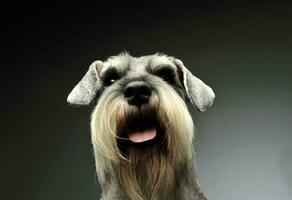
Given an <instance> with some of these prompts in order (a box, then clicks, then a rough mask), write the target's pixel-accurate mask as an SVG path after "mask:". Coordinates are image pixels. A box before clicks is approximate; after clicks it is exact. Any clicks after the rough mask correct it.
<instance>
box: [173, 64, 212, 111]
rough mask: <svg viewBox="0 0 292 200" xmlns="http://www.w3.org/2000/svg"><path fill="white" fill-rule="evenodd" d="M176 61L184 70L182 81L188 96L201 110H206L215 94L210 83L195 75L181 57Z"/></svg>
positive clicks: (179, 67) (180, 68) (182, 70)
mask: <svg viewBox="0 0 292 200" xmlns="http://www.w3.org/2000/svg"><path fill="white" fill-rule="evenodd" d="M174 63H175V64H176V66H177V67H178V69H179V70H181V72H182V76H183V77H182V79H183V80H182V81H183V85H184V87H185V90H186V93H187V96H188V98H189V99H190V101H191V103H192V104H193V105H194V106H196V107H197V108H198V109H199V111H201V112H204V111H205V110H206V109H207V108H208V107H210V106H211V105H212V104H213V101H214V98H215V94H214V92H213V90H212V88H210V87H209V86H208V85H206V84H205V83H204V82H203V81H201V80H200V79H198V78H197V77H195V76H194V75H193V74H192V73H191V72H190V71H189V70H188V69H187V68H186V67H185V66H184V64H183V62H182V61H181V60H179V59H174Z"/></svg>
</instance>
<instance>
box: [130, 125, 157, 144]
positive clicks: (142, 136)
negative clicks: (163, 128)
mask: <svg viewBox="0 0 292 200" xmlns="http://www.w3.org/2000/svg"><path fill="white" fill-rule="evenodd" d="M127 135H128V138H129V140H130V141H131V142H133V143H143V142H147V141H150V140H153V139H154V138H155V137H156V135H157V131H156V127H153V128H149V129H145V130H137V131H127Z"/></svg>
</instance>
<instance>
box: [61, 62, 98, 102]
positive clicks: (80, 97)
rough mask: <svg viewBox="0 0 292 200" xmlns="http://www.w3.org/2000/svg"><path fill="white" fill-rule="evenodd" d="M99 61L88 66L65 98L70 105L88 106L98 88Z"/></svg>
mask: <svg viewBox="0 0 292 200" xmlns="http://www.w3.org/2000/svg"><path fill="white" fill-rule="evenodd" d="M102 64H103V63H102V62H101V61H95V62H93V63H92V64H91V65H90V66H89V69H88V71H87V72H86V74H85V75H84V77H83V78H82V79H81V81H80V82H79V83H78V84H77V85H76V86H75V87H74V88H73V90H72V91H71V92H70V94H69V95H68V98H67V102H68V103H69V104H70V105H77V106H82V105H84V106H85V105H89V104H90V103H91V101H92V100H93V99H94V97H95V95H96V93H97V91H98V90H99V88H100V79H99V76H98V72H99V71H100V68H101V66H102Z"/></svg>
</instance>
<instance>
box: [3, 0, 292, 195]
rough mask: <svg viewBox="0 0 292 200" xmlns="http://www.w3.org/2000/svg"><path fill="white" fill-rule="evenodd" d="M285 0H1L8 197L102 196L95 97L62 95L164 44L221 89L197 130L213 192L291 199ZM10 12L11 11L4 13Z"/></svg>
mask: <svg viewBox="0 0 292 200" xmlns="http://www.w3.org/2000/svg"><path fill="white" fill-rule="evenodd" d="M291 10H292V7H291V4H288V3H280V2H278V3H268V2H265V3H264V2H262V3H259V2H258V3H255V2H254V1H245V3H237V4H236V3H233V4H231V3H227V2H220V3H219V2H217V3H215V2H212V1H201V2H200V3H192V4H183V3H170V2H169V3H167V4H163V3H158V2H156V3H151V2H148V3H139V4H137V3H136V4H134V3H132V4H130V3H128V4H125V3H118V4H117V3H109V2H108V3H107V5H102V4H101V3H95V4H85V3H70V4H42V3H37V4H27V3H22V4H16V3H15V5H14V4H11V5H8V6H2V7H1V35H0V36H1V38H0V42H1V43H0V46H1V55H0V56H1V61H0V66H1V77H2V78H1V87H2V88H1V118H0V121H1V129H0V131H1V147H0V149H1V151H0V152H1V154H0V155H1V165H0V166H1V196H2V195H4V196H2V197H0V198H1V199H3V200H6V199H11V200H67V199H68V200H80V199H86V200H90V199H92V200H93V199H98V196H99V194H100V191H99V188H98V183H97V180H96V178H95V169H94V160H93V156H92V147H91V143H90V131H89V119H90V113H91V110H92V109H93V106H91V107H86V108H79V109H76V108H72V107H69V106H68V105H67V104H66V97H67V95H68V93H69V92H70V90H71V89H72V88H73V86H74V85H75V84H76V83H77V82H78V81H79V80H80V78H81V77H82V76H83V74H84V73H85V72H86V70H87V67H88V66H89V64H90V63H91V62H93V61H94V60H96V59H102V60H103V59H106V57H107V56H110V55H115V54H117V53H119V52H121V51H123V50H127V51H129V52H130V53H131V54H132V55H134V56H140V55H145V54H152V53H155V52H158V51H159V52H164V53H167V54H169V55H173V56H176V57H178V58H180V59H182V60H183V61H184V63H185V65H186V66H188V67H189V68H190V70H191V71H192V72H193V73H194V74H195V75H196V76H198V77H199V78H201V79H202V80H203V81H205V82H207V83H208V84H209V85H210V86H212V87H213V89H214V91H215V93H216V100H215V103H214V106H213V107H212V108H211V109H209V110H208V111H207V112H205V113H199V112H198V111H196V110H195V109H192V113H193V116H194V120H195V123H196V125H197V127H198V129H199V147H198V173H199V177H200V180H201V183H202V185H203V188H204V190H205V192H206V194H207V196H208V199H209V200H261V199H263V200H291V199H292V133H291V124H292V117H291V111H292V108H291V101H292V92H291V91H292V90H291V86H292V80H291V73H292V12H291ZM5 11H8V12H6V13H4V12H5Z"/></svg>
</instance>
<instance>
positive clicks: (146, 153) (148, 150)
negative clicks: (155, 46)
mask: <svg viewBox="0 0 292 200" xmlns="http://www.w3.org/2000/svg"><path fill="white" fill-rule="evenodd" d="M95 97H97V105H96V106H95V109H94V111H93V113H92V117H91V132H92V134H91V137H92V144H93V149H94V157H95V162H96V172H97V176H98V180H99V182H100V185H101V188H102V194H101V199H102V200H126V199H131V200H150V199H151V200H187V199H188V200H205V199H206V198H205V196H204V194H203V192H202V189H201V186H200V184H199V182H198V180H197V175H196V169H195V168H196V167H195V165H196V164H195V147H194V146H195V144H196V133H195V131H194V125H193V120H192V117H191V115H190V113H189V111H188V108H187V105H186V102H188V101H190V102H191V103H192V104H193V105H194V106H196V107H197V109H198V110H199V111H205V110H206V108H207V107H209V106H211V105H212V103H213V100H214V98H215V95H214V93H213V90H212V89H211V88H210V87H209V86H207V85H206V84H205V83H203V82H202V81H201V80H200V79H198V78H197V77H195V76H194V75H193V74H192V73H191V72H190V71H189V70H188V69H187V68H186V67H185V66H184V65H183V63H182V61H180V60H179V59H176V58H174V57H170V56H166V55H162V54H154V55H149V56H142V57H132V56H131V55H129V54H128V53H121V54H120V55H118V56H113V57H110V58H108V59H107V60H106V61H105V62H102V61H95V62H94V63H92V64H91V65H90V67H89V70H88V71H87V73H86V74H85V76H84V77H83V78H82V80H81V81H80V82H79V83H78V84H77V85H76V86H75V87H74V89H73V90H72V92H71V93H70V94H69V96H68V99H67V101H68V103H69V104H71V105H89V104H90V103H91V102H92V101H93V100H94V98H95Z"/></svg>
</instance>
